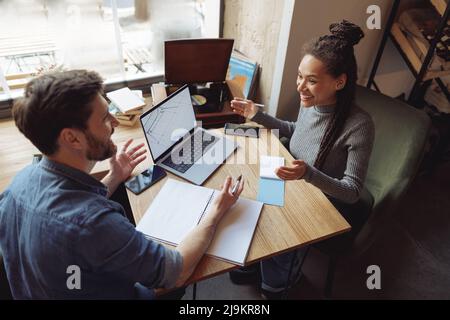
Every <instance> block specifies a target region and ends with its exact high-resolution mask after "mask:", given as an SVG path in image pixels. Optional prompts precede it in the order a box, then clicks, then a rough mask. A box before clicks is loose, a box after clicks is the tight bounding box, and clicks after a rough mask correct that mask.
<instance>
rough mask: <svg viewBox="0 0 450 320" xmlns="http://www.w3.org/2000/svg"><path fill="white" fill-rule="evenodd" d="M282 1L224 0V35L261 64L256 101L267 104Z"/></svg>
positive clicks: (270, 88)
mask: <svg viewBox="0 0 450 320" xmlns="http://www.w3.org/2000/svg"><path fill="white" fill-rule="evenodd" d="M284 1H285V0H225V12H224V30H223V36H224V37H225V38H233V39H235V42H234V47H235V48H236V49H238V50H240V51H241V52H243V53H244V54H246V55H247V56H248V57H250V58H251V59H253V60H255V61H257V62H258V63H259V64H260V65H261V74H260V77H259V86H258V90H257V92H256V99H255V100H256V101H258V102H262V103H264V104H267V103H268V102H269V99H270V94H271V90H272V79H273V70H274V65H275V55H276V50H277V47H278V37H279V30H280V22H281V19H282V11H283V4H284Z"/></svg>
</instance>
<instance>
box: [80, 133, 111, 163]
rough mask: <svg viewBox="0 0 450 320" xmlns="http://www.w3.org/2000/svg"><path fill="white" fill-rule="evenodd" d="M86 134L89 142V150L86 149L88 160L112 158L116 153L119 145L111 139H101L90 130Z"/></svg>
mask: <svg viewBox="0 0 450 320" xmlns="http://www.w3.org/2000/svg"><path fill="white" fill-rule="evenodd" d="M113 132H114V131H113ZM111 134H112V133H111ZM85 135H86V140H87V143H88V150H87V151H86V158H87V159H88V160H91V161H102V160H105V159H108V158H111V157H112V156H113V155H114V154H115V153H116V151H117V146H116V145H115V144H114V143H113V142H112V141H111V139H108V140H107V141H101V140H100V139H98V138H96V137H95V136H94V135H93V134H92V133H91V132H89V131H86V132H85Z"/></svg>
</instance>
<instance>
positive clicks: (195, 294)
mask: <svg viewBox="0 0 450 320" xmlns="http://www.w3.org/2000/svg"><path fill="white" fill-rule="evenodd" d="M196 299H197V282H194V283H193V284H192V300H196Z"/></svg>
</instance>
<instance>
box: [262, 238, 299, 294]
mask: <svg viewBox="0 0 450 320" xmlns="http://www.w3.org/2000/svg"><path fill="white" fill-rule="evenodd" d="M306 250H307V247H304V248H300V249H297V250H295V251H291V252H287V253H283V254H280V255H278V256H275V257H272V258H270V259H266V260H263V261H261V277H262V283H261V288H262V289H264V290H267V291H270V292H281V291H283V290H284V289H285V287H286V284H287V283H289V286H292V285H293V284H295V283H297V281H298V280H299V279H300V277H301V270H300V262H301V261H302V259H303V257H304V255H305V254H306ZM292 259H294V262H293V265H292V271H291V275H290V279H289V281H288V276H289V269H290V267H291V263H292Z"/></svg>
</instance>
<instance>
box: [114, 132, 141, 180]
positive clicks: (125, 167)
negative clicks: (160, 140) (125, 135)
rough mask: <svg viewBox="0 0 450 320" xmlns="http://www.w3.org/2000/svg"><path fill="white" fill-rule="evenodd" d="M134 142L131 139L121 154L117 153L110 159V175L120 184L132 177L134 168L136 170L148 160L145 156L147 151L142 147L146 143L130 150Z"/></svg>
mask: <svg viewBox="0 0 450 320" xmlns="http://www.w3.org/2000/svg"><path fill="white" fill-rule="evenodd" d="M132 142H133V139H129V140H128V141H127V142H126V143H125V145H124V146H123V147H122V149H121V150H120V152H118V153H116V154H115V155H113V156H112V157H111V158H110V159H109V165H110V170H111V171H110V174H111V176H112V177H113V178H114V179H115V180H117V181H119V182H123V181H125V180H126V179H127V178H128V177H129V176H130V175H131V173H132V172H133V170H134V168H136V166H137V165H138V164H139V163H141V162H142V161H144V160H145V158H146V156H145V155H144V153H145V152H146V150H145V149H143V150H142V147H144V143H141V144H138V145H137V146H134V147H133V148H131V149H130V150H128V147H129V146H130V144H131V143H132Z"/></svg>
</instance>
